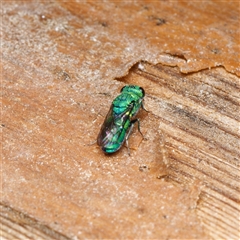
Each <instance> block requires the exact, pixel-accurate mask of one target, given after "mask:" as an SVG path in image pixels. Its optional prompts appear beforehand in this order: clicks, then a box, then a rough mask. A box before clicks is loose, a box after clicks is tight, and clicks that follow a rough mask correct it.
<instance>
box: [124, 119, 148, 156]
mask: <svg viewBox="0 0 240 240" xmlns="http://www.w3.org/2000/svg"><path fill="white" fill-rule="evenodd" d="M136 122H138V131H139V132H140V134H141V135H142V137H143V138H144V136H143V134H142V132H141V130H140V121H139V119H138V118H136V119H134V120H132V121H131V126H130V128H129V130H128V133H127V135H126V145H127V149H128V155H129V156H130V149H129V146H128V138H129V136H130V134H131V132H132V129H133V127H134V124H135V123H136Z"/></svg>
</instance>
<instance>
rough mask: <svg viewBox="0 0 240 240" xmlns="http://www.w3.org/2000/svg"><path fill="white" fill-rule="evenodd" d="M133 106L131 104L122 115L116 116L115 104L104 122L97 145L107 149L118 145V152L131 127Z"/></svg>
mask: <svg viewBox="0 0 240 240" xmlns="http://www.w3.org/2000/svg"><path fill="white" fill-rule="evenodd" d="M133 106H134V105H133V104H132V103H131V104H129V105H128V107H127V108H125V109H124V111H122V112H121V113H118V114H116V113H115V112H114V111H113V107H114V106H113V104H112V105H111V108H110V110H109V112H108V114H107V116H106V118H105V120H104V123H103V125H102V127H101V130H100V132H99V134H98V138H97V143H98V145H99V146H101V147H103V148H105V147H106V146H110V145H116V151H117V150H118V149H119V148H120V147H121V146H122V144H123V142H124V140H125V136H126V132H127V130H128V128H129V127H130V125H131V121H130V115H129V114H130V113H131V111H132V109H133Z"/></svg>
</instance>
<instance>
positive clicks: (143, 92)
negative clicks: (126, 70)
mask: <svg viewBox="0 0 240 240" xmlns="http://www.w3.org/2000/svg"><path fill="white" fill-rule="evenodd" d="M140 89H141V91H142V94H143V97H144V96H145V91H144V89H143V88H142V87H140Z"/></svg>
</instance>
